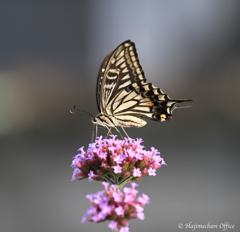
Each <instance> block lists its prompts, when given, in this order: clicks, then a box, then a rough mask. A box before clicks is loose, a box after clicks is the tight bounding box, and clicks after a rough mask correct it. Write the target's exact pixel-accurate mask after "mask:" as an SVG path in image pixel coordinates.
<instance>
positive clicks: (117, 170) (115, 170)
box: [113, 165, 122, 174]
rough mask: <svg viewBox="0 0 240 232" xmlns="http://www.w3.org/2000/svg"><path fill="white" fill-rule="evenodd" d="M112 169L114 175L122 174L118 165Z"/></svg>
mask: <svg viewBox="0 0 240 232" xmlns="http://www.w3.org/2000/svg"><path fill="white" fill-rule="evenodd" d="M113 168H114V173H116V174H117V173H121V172H122V167H121V166H119V165H117V166H113Z"/></svg>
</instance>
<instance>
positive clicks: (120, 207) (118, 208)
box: [115, 205, 124, 216]
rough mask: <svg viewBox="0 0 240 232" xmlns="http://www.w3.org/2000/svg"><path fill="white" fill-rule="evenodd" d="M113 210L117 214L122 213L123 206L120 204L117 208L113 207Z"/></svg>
mask: <svg viewBox="0 0 240 232" xmlns="http://www.w3.org/2000/svg"><path fill="white" fill-rule="evenodd" d="M115 211H116V213H117V215H118V216H120V215H124V209H123V207H122V206H121V205H120V206H118V207H117V208H115Z"/></svg>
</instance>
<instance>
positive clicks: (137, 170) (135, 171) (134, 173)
mask: <svg viewBox="0 0 240 232" xmlns="http://www.w3.org/2000/svg"><path fill="white" fill-rule="evenodd" d="M133 176H134V177H137V176H139V177H140V176H141V171H140V168H134V169H133Z"/></svg>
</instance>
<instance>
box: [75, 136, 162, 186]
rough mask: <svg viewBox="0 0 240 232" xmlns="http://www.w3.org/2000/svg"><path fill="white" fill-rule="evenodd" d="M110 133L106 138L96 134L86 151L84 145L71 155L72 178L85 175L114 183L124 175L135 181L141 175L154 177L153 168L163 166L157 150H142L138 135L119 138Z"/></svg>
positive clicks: (84, 176) (76, 178)
mask: <svg viewBox="0 0 240 232" xmlns="http://www.w3.org/2000/svg"><path fill="white" fill-rule="evenodd" d="M110 136H111V138H110V139H102V136H101V137H97V138H96V140H95V142H94V143H91V144H89V147H88V149H87V151H86V152H85V151H84V149H83V148H84V147H81V148H79V149H78V151H79V152H80V153H79V154H77V155H76V156H74V157H73V158H74V159H73V162H72V164H71V167H73V168H74V171H73V176H72V180H82V179H84V178H88V179H89V180H90V181H92V180H96V181H108V182H110V183H116V184H119V183H120V182H119V180H120V181H123V180H126V179H128V178H129V180H131V181H139V180H141V178H142V177H144V176H155V175H156V170H157V169H158V168H160V167H161V166H162V165H166V163H165V162H164V160H163V158H161V156H160V155H158V154H160V152H159V151H158V150H157V149H155V148H154V147H151V151H146V150H144V149H143V148H144V146H142V145H141V143H142V142H143V140H142V139H141V138H140V139H136V140H135V139H132V138H124V140H119V139H116V135H110ZM115 180H117V181H115Z"/></svg>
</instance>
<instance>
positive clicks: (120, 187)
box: [117, 176, 133, 190]
mask: <svg viewBox="0 0 240 232" xmlns="http://www.w3.org/2000/svg"><path fill="white" fill-rule="evenodd" d="M132 178H133V176H129V177H128V178H126V179H125V180H123V181H122V182H120V183H119V184H118V187H117V189H118V190H121V189H122V188H123V186H124V185H125V184H127V183H128V182H129V181H130V180H131V179H132Z"/></svg>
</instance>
